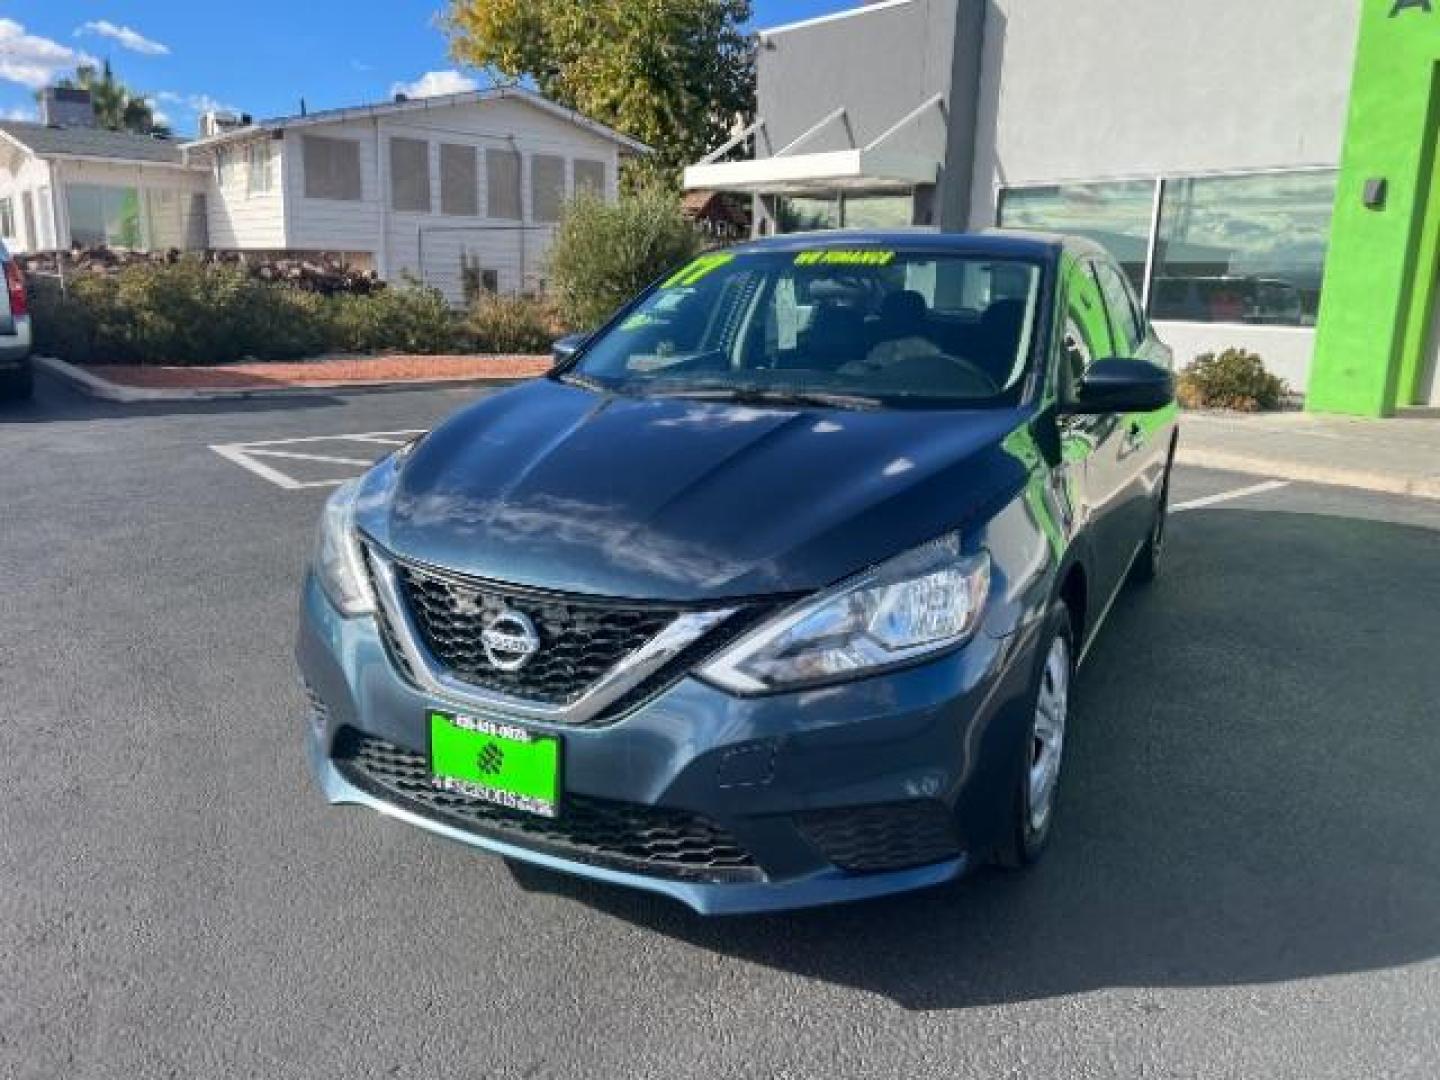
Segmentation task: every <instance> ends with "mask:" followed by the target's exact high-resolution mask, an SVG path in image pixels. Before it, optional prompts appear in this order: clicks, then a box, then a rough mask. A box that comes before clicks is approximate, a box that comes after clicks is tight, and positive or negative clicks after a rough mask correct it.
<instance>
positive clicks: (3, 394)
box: [0, 365, 35, 401]
mask: <svg viewBox="0 0 1440 1080" xmlns="http://www.w3.org/2000/svg"><path fill="white" fill-rule="evenodd" d="M34 396H35V372H34V370H33V369H32V368H30V367H29V366H28V365H27V366H26V367H23V368H21V369H20V371H19V373H17V374H15V375H11V376H8V377H7V378H3V379H0V401H29V400H30V399H31V398H32V397H34Z"/></svg>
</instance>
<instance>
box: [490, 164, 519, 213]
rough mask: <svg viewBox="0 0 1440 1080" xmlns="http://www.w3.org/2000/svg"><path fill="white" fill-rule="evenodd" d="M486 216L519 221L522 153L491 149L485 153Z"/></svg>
mask: <svg viewBox="0 0 1440 1080" xmlns="http://www.w3.org/2000/svg"><path fill="white" fill-rule="evenodd" d="M485 190H486V202H485V206H486V210H485V213H486V216H488V217H492V218H500V219H502V220H505V221H519V220H521V218H522V216H523V213H522V210H521V206H520V153H519V151H517V150H501V149H498V148H496V147H491V148H490V149H488V150H486V151H485Z"/></svg>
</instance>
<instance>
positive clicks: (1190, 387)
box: [1178, 349, 1287, 412]
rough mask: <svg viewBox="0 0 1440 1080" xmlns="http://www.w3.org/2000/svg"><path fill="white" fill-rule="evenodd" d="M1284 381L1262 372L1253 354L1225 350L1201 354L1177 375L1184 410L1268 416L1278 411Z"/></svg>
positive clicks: (1262, 368)
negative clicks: (1275, 410) (1227, 410)
mask: <svg viewBox="0 0 1440 1080" xmlns="http://www.w3.org/2000/svg"><path fill="white" fill-rule="evenodd" d="M1286 392H1287V387H1286V386H1285V382H1284V380H1282V379H1280V378H1278V377H1277V376H1275V375H1271V374H1270V373H1269V372H1268V371H1266V370H1265V364H1264V362H1263V361H1262V360H1261V359H1260V357H1258V356H1256V355H1255V354H1254V353H1252V352H1247V351H1246V350H1244V349H1226V350H1225V351H1224V352H1222V353H1220V354H1219V355H1218V356H1217V355H1216V354H1215V353H1204V354H1203V355H1201V356H1197V357H1196V358H1195V360H1194V362H1193V363H1191V364H1190V365H1189V366H1188V367H1186V368H1185V369H1184V370H1183V371H1181V372H1180V379H1179V386H1178V396H1179V398H1180V404H1182V405H1184V406H1185V407H1186V408H1187V409H1236V410H1238V411H1240V412H1268V411H1271V410H1274V409H1278V408H1280V405H1281V401H1282V399H1283V398H1284V396H1285V394H1286Z"/></svg>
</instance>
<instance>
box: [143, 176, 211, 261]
mask: <svg viewBox="0 0 1440 1080" xmlns="http://www.w3.org/2000/svg"><path fill="white" fill-rule="evenodd" d="M145 210H146V215H147V217H148V218H149V220H150V237H149V240H150V246H151V247H153V248H156V249H157V250H163V249H168V248H176V249H178V250H180V251H194V250H198V249H200V248H204V247H205V246H206V238H207V236H208V234H209V228H208V224H207V222H206V220H205V196H204V195H201V194H200V193H198V192H184V191H177V190H175V189H173V188H149V189H147V190H146V191H145Z"/></svg>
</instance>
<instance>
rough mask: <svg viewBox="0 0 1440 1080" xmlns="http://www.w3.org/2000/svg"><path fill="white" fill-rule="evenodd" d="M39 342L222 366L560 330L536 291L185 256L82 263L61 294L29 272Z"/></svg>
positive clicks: (502, 339)
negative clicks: (367, 281)
mask: <svg viewBox="0 0 1440 1080" xmlns="http://www.w3.org/2000/svg"><path fill="white" fill-rule="evenodd" d="M29 285H30V293H31V302H32V308H33V316H34V319H33V321H34V327H35V336H36V348H37V351H38V352H41V353H45V354H49V355H52V356H58V357H60V358H61V359H62V360H68V361H71V362H74V363H87V364H107V363H111V364H174V365H189V364H223V363H228V362H232V361H238V360H245V359H255V360H295V359H302V358H304V357H310V356H318V355H323V354H326V353H366V352H405V353H427V354H436V353H459V352H477V353H489V352H500V353H516V352H526V353H530V352H537V353H538V352H545V351H547V350H548V348H549V343H550V341H552V340H553V339H554V338H555V337H556V336H558V335H559V334H560V333H561V332H562V331H561V328H560V326H559V325H558V324H557V322H556V320H555V318H554V315H553V313H552V312H551V311H550V309H549V308H547V307H546V306H545V305H543V304H542V303H541V302H539V301H536V300H533V299H529V298H502V297H492V296H485V297H482V298H480V299H479V300H477V301H476V303H475V304H474V305H473V306H472V307H471V309H470V310H469V311H458V312H457V311H455V310H454V309H452V308H451V307H450V305H449V304H448V303H446V301H445V298H444V297H443V296H442V295H441V294H440V293H439V292H438V291H436V290H435V289H431V288H426V287H424V286H420V285H416V284H408V285H404V286H401V287H399V288H386V289H381V290H379V291H377V292H373V293H370V294H368V295H358V294H343V293H341V294H336V295H329V296H327V295H322V294H319V293H315V292H310V291H306V290H303V289H297V288H292V287H288V286H286V285H283V284H276V283H271V282H266V281H263V280H258V279H256V278H255V277H254V276H253V275H251V274H249V273H247V272H246V271H245V270H244V269H243V268H240V267H236V266H230V265H222V264H214V263H206V262H204V261H202V260H200V259H181V260H179V261H177V262H175V263H172V264H143V265H134V266H126V267H123V268H121V269H119V270H115V271H111V272H109V273H82V274H78V275H76V276H74V277H72V278H70V279H69V280H67V282H66V287H65V289H64V291H63V293H62V290H61V288H60V286H59V283H58V282H57V281H56V280H55V279H54V278H48V277H40V276H32V277H31V278H30V282H29Z"/></svg>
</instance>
